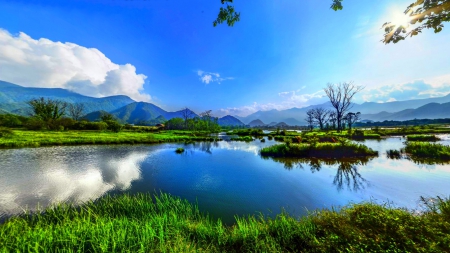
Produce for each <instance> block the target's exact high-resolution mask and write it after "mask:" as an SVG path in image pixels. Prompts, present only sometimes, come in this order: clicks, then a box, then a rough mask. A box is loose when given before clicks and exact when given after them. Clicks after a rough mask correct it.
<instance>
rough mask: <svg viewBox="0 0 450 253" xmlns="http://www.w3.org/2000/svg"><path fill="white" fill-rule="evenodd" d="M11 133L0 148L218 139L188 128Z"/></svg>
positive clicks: (14, 131) (3, 139)
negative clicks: (179, 129) (185, 129)
mask: <svg viewBox="0 0 450 253" xmlns="http://www.w3.org/2000/svg"><path fill="white" fill-rule="evenodd" d="M11 131H12V134H9V135H8V136H7V137H3V138H0V148H22V147H41V146H58V145H87V144H96V145H97V144H152V143H164V142H185V141H215V140H219V139H218V138H214V137H211V136H208V135H207V134H204V133H195V132H187V131H171V130H167V131H160V132H156V133H147V132H135V131H121V132H119V133H114V132H110V131H89V130H70V131H60V132H58V131H33V130H21V129H13V130H11Z"/></svg>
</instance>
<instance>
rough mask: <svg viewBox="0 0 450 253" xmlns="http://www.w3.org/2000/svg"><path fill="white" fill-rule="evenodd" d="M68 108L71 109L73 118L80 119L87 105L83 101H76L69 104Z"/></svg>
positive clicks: (70, 114) (70, 113)
mask: <svg viewBox="0 0 450 253" xmlns="http://www.w3.org/2000/svg"><path fill="white" fill-rule="evenodd" d="M68 109H69V111H68V112H69V116H70V117H71V118H72V119H74V120H76V121H78V120H80V119H81V117H82V116H83V114H84V110H85V107H84V104H82V103H76V104H69V106H68Z"/></svg>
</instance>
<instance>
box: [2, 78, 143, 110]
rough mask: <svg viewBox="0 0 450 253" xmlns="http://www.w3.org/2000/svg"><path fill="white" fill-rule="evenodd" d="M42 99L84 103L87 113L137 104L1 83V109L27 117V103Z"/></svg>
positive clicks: (116, 98) (122, 97)
mask: <svg viewBox="0 0 450 253" xmlns="http://www.w3.org/2000/svg"><path fill="white" fill-rule="evenodd" d="M40 97H44V98H50V99H57V100H61V101H65V102H68V103H83V104H84V106H85V109H86V110H85V113H90V112H93V111H99V110H104V111H112V110H115V109H117V108H120V107H122V106H124V105H127V104H130V103H133V102H135V101H134V100H132V99H131V98H129V97H127V96H122V95H119V96H110V97H103V98H94V97H88V96H84V95H81V94H78V93H75V92H72V91H69V90H66V89H61V88H30V87H22V86H19V85H17V84H12V83H8V82H4V81H0V109H3V110H6V111H9V112H12V113H16V114H22V115H27V112H28V111H29V106H28V105H27V103H26V102H27V101H29V100H31V99H35V98H40Z"/></svg>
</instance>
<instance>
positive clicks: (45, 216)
mask: <svg viewBox="0 0 450 253" xmlns="http://www.w3.org/2000/svg"><path fill="white" fill-rule="evenodd" d="M423 201H425V203H426V204H427V206H428V208H427V209H426V211H424V212H422V213H420V214H417V213H412V212H410V211H407V210H405V209H398V208H391V207H390V206H387V205H378V204H375V203H360V204H351V205H348V206H345V207H342V208H338V209H336V208H332V209H323V210H317V211H314V212H311V213H310V214H309V215H307V216H305V217H302V218H297V217H294V216H292V215H289V214H288V213H286V212H282V213H281V214H278V215H277V216H276V217H274V218H270V217H264V216H262V215H260V216H258V217H256V216H248V217H236V221H235V224H234V225H232V226H227V225H224V224H223V223H222V222H221V220H220V219H217V220H215V219H212V218H211V217H210V216H209V215H208V214H206V213H202V212H201V211H200V210H199V209H198V206H197V205H195V204H191V203H189V202H187V201H186V200H183V199H180V198H178V197H174V196H171V195H169V194H165V193H160V194H156V195H153V196H152V195H150V194H137V195H127V194H124V195H119V196H114V197H111V196H105V197H103V198H101V199H99V200H98V201H95V202H92V201H91V202H87V203H85V204H83V205H82V206H79V207H76V206H72V205H67V204H59V205H56V206H54V207H51V208H47V209H45V210H44V211H43V212H41V213H35V214H27V215H21V216H16V217H12V218H10V219H9V220H7V221H6V222H5V223H3V224H0V251H1V252H450V244H449V243H448V242H449V239H450V208H449V206H450V201H449V200H448V199H442V198H437V199H432V200H430V199H423Z"/></svg>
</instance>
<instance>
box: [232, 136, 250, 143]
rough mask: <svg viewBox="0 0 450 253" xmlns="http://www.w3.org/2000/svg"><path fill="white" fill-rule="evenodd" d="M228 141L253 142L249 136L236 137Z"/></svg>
mask: <svg viewBox="0 0 450 253" xmlns="http://www.w3.org/2000/svg"><path fill="white" fill-rule="evenodd" d="M230 140H232V141H246V142H249V141H253V138H252V137H251V136H238V137H233V138H230Z"/></svg>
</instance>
